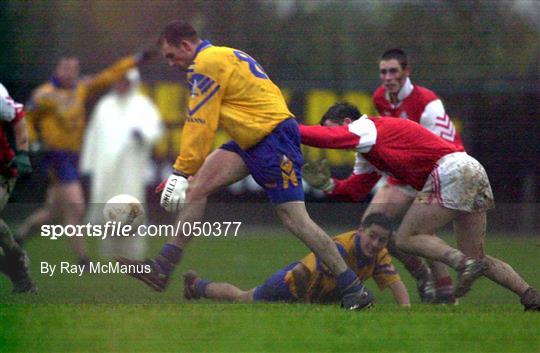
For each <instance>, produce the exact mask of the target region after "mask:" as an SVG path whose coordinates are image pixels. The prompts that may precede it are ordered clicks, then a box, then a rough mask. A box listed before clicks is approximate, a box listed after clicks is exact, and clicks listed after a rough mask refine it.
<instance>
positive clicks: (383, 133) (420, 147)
mask: <svg viewBox="0 0 540 353" xmlns="http://www.w3.org/2000/svg"><path fill="white" fill-rule="evenodd" d="M300 133H301V135H302V143H304V144H306V145H309V146H314V147H319V148H334V149H354V150H356V151H357V152H358V153H357V156H356V164H355V174H356V176H357V177H356V182H357V183H358V184H359V185H358V189H357V190H358V195H359V198H362V197H365V196H366V195H367V194H368V193H369V191H370V190H371V189H372V187H373V186H374V185H375V183H377V181H378V180H379V179H380V177H381V174H382V173H386V174H388V175H392V176H394V177H396V178H398V179H399V180H401V181H402V182H404V183H406V184H407V185H410V186H412V187H413V188H414V189H416V190H417V191H418V193H417V196H416V198H415V200H414V202H413V203H412V205H411V206H410V208H409V209H408V210H407V212H406V214H405V216H404V218H403V220H402V222H401V225H400V226H399V228H398V231H397V233H396V245H397V246H398V248H401V249H402V250H404V251H407V252H410V253H413V254H416V255H420V256H423V257H426V258H429V259H432V260H435V261H441V262H444V263H445V264H447V265H448V266H450V267H452V268H454V269H456V270H457V272H458V281H457V284H456V287H455V290H454V295H455V296H456V297H461V296H463V295H465V294H466V293H467V291H468V290H469V289H470V288H471V286H472V284H473V282H474V281H475V280H476V279H477V278H479V277H481V276H483V275H485V276H486V277H488V278H490V279H491V280H493V281H494V282H496V283H498V284H500V285H502V286H504V287H505V288H508V289H510V290H511V291H513V292H514V293H516V294H517V295H519V296H520V298H521V303H522V305H523V306H524V307H525V309H526V310H540V295H539V294H538V292H537V291H536V290H535V289H533V288H532V287H531V286H530V285H529V284H527V283H526V282H525V281H524V280H523V279H522V278H521V277H520V276H519V274H517V273H516V272H515V271H514V270H513V269H512V267H510V266H509V265H508V264H506V263H505V262H503V261H501V260H499V259H496V258H494V257H491V256H489V255H487V254H485V252H484V248H485V247H484V242H485V234H486V211H487V210H488V209H490V208H493V206H494V200H493V193H492V191H491V186H490V184H489V180H488V177H487V175H486V172H485V170H484V168H483V167H482V165H481V164H480V163H479V162H478V161H477V160H476V159H474V158H472V157H471V156H469V155H468V154H467V153H465V152H462V151H460V149H459V148H457V147H456V146H455V145H454V144H451V143H448V142H447V141H445V140H443V139H442V138H440V137H438V136H436V135H435V134H433V133H432V132H430V131H428V130H427V129H425V128H423V127H421V126H419V125H418V124H417V123H415V122H412V121H409V120H406V119H395V118H392V117H379V118H377V117H367V116H362V117H361V118H360V119H357V120H355V121H352V122H350V123H349V124H346V125H343V126H333V127H326V126H300ZM327 182H328V183H332V180H331V179H330V178H328V179H327ZM449 222H453V225H454V233H455V236H456V239H457V244H458V248H459V250H458V249H454V248H452V247H450V246H449V245H448V244H446V243H445V242H444V241H443V240H442V239H440V238H439V237H437V236H435V233H436V232H437V231H439V230H440V229H441V228H442V227H443V226H445V225H446V224H447V223H449Z"/></svg>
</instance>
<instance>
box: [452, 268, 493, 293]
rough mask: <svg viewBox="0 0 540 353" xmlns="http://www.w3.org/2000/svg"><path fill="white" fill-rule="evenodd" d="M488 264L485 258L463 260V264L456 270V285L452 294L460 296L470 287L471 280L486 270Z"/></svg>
mask: <svg viewBox="0 0 540 353" xmlns="http://www.w3.org/2000/svg"><path fill="white" fill-rule="evenodd" d="M487 268H488V264H487V263H486V261H485V260H483V259H480V260H474V259H467V260H465V263H464V266H463V267H462V268H461V270H459V271H458V278H457V283H456V287H455V289H454V296H455V297H456V298H461V297H463V296H464V295H465V294H467V292H468V291H469V290H470V289H471V286H472V284H473V282H474V281H475V280H476V279H478V278H479V277H482V275H483V274H484V272H485V271H486V270H487Z"/></svg>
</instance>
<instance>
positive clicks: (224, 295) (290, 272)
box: [184, 213, 410, 306]
mask: <svg viewBox="0 0 540 353" xmlns="http://www.w3.org/2000/svg"><path fill="white" fill-rule="evenodd" d="M391 232H392V231H391V223H390V220H389V219H388V218H387V217H386V216H384V215H383V214H382V213H371V214H370V215H368V216H367V217H366V218H365V219H364V221H363V222H362V225H361V226H360V227H359V228H358V229H357V230H356V231H354V230H353V231H350V232H347V233H344V234H341V235H338V236H336V237H334V238H333V239H334V242H335V244H336V247H337V249H338V250H339V252H340V254H341V256H342V257H343V259H344V260H345V261H346V262H347V264H348V265H349V266H350V267H351V268H352V269H353V270H354V271H355V272H356V274H357V275H358V277H359V278H360V279H361V280H367V279H368V278H370V277H373V279H374V280H375V282H376V283H377V285H378V287H379V289H381V290H383V289H384V288H386V287H389V288H390V290H391V291H392V294H393V296H394V299H395V301H396V303H398V304H400V305H403V306H410V301H409V294H408V293H407V288H406V287H405V284H404V283H403V282H402V281H401V278H400V277H399V274H398V273H397V272H396V270H395V269H394V266H393V265H392V260H391V258H390V255H389V254H388V251H387V250H386V245H387V244H388V240H389V239H390V235H391ZM184 296H185V297H186V299H199V298H202V297H204V298H209V299H215V300H229V301H236V302H253V301H269V302H275V301H283V302H308V303H332V302H338V301H339V298H340V297H339V293H337V292H336V278H335V277H334V276H333V275H332V274H331V273H330V272H328V270H327V269H326V267H325V266H324V265H322V264H321V262H320V261H319V259H318V258H317V257H316V256H315V254H314V253H311V254H309V255H307V256H306V257H304V258H303V259H302V260H300V261H297V262H294V263H292V264H290V265H289V266H286V267H285V268H283V269H281V270H279V271H277V272H276V273H275V274H273V275H272V276H271V277H270V278H268V279H267V280H266V281H265V282H264V284H262V285H260V286H257V287H255V288H252V289H250V290H247V291H243V290H241V289H239V288H237V287H235V286H234V285H232V284H229V283H219V282H210V281H207V280H205V279H202V278H200V277H198V276H197V274H196V273H195V271H188V272H187V273H186V274H185V275H184Z"/></svg>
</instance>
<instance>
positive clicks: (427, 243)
mask: <svg viewBox="0 0 540 353" xmlns="http://www.w3.org/2000/svg"><path fill="white" fill-rule="evenodd" d="M457 216H458V211H455V210H451V209H448V208H444V207H441V206H439V205H437V204H430V205H427V204H423V203H419V202H416V201H415V202H414V203H413V204H412V205H411V207H410V208H409V210H408V211H407V214H406V215H405V217H404V218H403V221H402V222H401V225H400V227H399V229H398V231H397V233H396V244H397V246H398V247H399V248H401V249H403V250H405V251H407V252H409V253H412V254H417V255H420V256H423V257H426V258H429V259H432V260H436V261H441V262H444V263H446V264H447V265H449V266H451V267H453V268H456V269H457V268H458V267H459V265H460V263H461V261H462V260H463V258H464V255H463V253H461V252H460V251H458V250H456V249H454V248H452V247H451V246H449V245H448V244H446V243H445V242H444V241H443V240H442V239H440V238H438V237H437V236H435V233H436V231H437V230H439V229H440V228H442V227H443V226H444V225H445V224H447V223H449V222H450V221H452V220H453V219H454V218H456V217H457Z"/></svg>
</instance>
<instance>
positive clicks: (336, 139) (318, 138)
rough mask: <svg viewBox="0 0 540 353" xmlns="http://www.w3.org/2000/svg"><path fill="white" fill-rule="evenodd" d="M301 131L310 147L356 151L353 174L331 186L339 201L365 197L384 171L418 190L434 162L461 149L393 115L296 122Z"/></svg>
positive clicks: (331, 193)
mask: <svg viewBox="0 0 540 353" xmlns="http://www.w3.org/2000/svg"><path fill="white" fill-rule="evenodd" d="M300 134H301V136H302V143H303V144H305V145H308V146H313V147H319V148H332V149H354V150H356V152H357V157H356V163H355V167H354V172H353V175H352V176H351V177H349V178H348V179H345V180H343V181H340V180H337V179H334V182H335V183H336V185H335V188H334V190H333V191H332V192H329V193H328V194H329V195H330V196H333V197H335V198H338V199H342V200H353V201H357V200H360V199H362V198H364V197H365V196H367V195H368V193H369V192H370V191H371V189H372V188H373V186H374V185H375V184H376V183H377V181H378V180H379V178H380V176H381V175H382V174H388V175H390V176H393V177H395V178H398V179H400V180H401V181H402V182H404V183H406V184H408V185H410V186H412V187H413V188H415V189H416V190H422V188H423V186H424V184H425V183H426V181H427V179H428V177H429V175H430V173H431V172H432V170H433V169H434V168H435V167H436V165H437V161H438V160H439V159H441V158H442V157H443V156H445V155H447V154H450V153H454V152H459V151H460V149H458V148H457V147H456V146H455V145H453V144H451V143H448V142H446V141H445V140H443V139H441V138H439V137H437V136H435V135H434V134H433V133H431V132H429V131H428V130H426V129H424V128H423V127H421V126H420V125H418V124H417V123H415V122H412V121H409V120H405V119H396V118H393V117H380V118H378V117H367V116H365V115H364V116H363V117H362V118H360V119H358V120H356V121H354V122H352V123H351V124H349V125H344V126H332V127H327V126H306V125H300ZM341 183H346V185H341Z"/></svg>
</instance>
